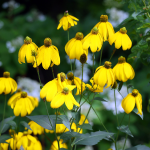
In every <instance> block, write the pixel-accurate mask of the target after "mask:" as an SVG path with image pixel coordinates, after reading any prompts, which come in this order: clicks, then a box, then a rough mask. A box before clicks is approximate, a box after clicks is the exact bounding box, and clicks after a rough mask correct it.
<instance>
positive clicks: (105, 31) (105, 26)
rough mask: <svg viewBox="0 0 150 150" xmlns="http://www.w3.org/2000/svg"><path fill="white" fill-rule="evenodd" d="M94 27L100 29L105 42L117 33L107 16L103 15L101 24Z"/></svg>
mask: <svg viewBox="0 0 150 150" xmlns="http://www.w3.org/2000/svg"><path fill="white" fill-rule="evenodd" d="M94 27H97V28H98V29H99V32H100V33H101V35H102V38H103V40H104V42H105V41H107V39H108V38H109V37H110V36H112V35H113V34H114V33H115V32H114V28H113V26H112V24H111V23H110V22H108V16H107V15H101V16H100V22H98V23H97V24H96V25H95V26H94Z"/></svg>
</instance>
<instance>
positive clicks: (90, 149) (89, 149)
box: [81, 146, 94, 150]
mask: <svg viewBox="0 0 150 150" xmlns="http://www.w3.org/2000/svg"><path fill="white" fill-rule="evenodd" d="M81 150H94V148H93V147H92V146H85V147H84V148H82V149H81Z"/></svg>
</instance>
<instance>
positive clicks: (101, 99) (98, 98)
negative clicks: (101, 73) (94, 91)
mask: <svg viewBox="0 0 150 150" xmlns="http://www.w3.org/2000/svg"><path fill="white" fill-rule="evenodd" d="M92 100H99V101H104V102H108V101H107V100H105V99H103V98H101V97H95V98H94V99H92Z"/></svg>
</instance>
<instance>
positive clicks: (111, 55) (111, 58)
mask: <svg viewBox="0 0 150 150" xmlns="http://www.w3.org/2000/svg"><path fill="white" fill-rule="evenodd" d="M115 52H116V48H115V49H114V50H113V52H112V54H111V57H110V59H109V61H110V60H111V59H112V57H113V55H114V54H115Z"/></svg>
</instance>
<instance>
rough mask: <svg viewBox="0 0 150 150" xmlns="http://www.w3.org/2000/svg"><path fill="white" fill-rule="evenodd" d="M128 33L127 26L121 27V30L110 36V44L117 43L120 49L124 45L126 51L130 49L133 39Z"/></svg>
mask: <svg viewBox="0 0 150 150" xmlns="http://www.w3.org/2000/svg"><path fill="white" fill-rule="evenodd" d="M126 33H127V30H126V28H125V27H123V28H121V29H120V31H118V32H116V33H115V34H114V35H112V36H110V37H109V40H108V41H109V44H110V45H112V44H113V43H115V48H116V49H119V48H120V47H121V46H122V49H123V50H124V51H125V50H127V49H130V48H131V46H132V41H131V39H130V38H129V36H128V35H127V34H126Z"/></svg>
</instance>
